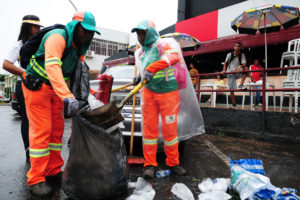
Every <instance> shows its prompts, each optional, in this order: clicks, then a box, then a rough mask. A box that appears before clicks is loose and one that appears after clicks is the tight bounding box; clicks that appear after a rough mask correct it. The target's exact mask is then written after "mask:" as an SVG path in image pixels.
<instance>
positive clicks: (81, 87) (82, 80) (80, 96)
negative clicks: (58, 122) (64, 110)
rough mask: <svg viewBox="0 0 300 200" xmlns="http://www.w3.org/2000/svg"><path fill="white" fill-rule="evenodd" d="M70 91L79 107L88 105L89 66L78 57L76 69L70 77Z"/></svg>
mask: <svg viewBox="0 0 300 200" xmlns="http://www.w3.org/2000/svg"><path fill="white" fill-rule="evenodd" d="M70 91H71V92H72V94H73V95H74V96H75V98H76V99H77V101H78V102H79V108H82V107H84V106H86V105H88V97H89V94H90V82H89V67H88V66H87V64H86V63H85V62H82V61H81V60H80V59H78V61H77V64H76V69H75V71H74V73H73V75H72V78H71V84H70Z"/></svg>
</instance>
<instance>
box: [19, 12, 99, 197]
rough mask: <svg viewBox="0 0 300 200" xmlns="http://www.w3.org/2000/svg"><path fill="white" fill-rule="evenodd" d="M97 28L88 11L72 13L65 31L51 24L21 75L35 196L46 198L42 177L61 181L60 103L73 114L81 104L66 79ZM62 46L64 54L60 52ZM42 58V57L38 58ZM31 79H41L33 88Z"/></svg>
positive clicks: (48, 190)
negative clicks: (51, 27)
mask: <svg viewBox="0 0 300 200" xmlns="http://www.w3.org/2000/svg"><path fill="white" fill-rule="evenodd" d="M95 32H96V33H98V34H100V33H99V31H98V30H97V29H96V21H95V18H94V16H93V15H92V13H90V12H77V13H75V15H74V16H73V20H72V21H71V22H69V23H68V24H67V25H66V30H65V29H54V30H51V31H49V32H47V33H46V34H45V36H44V37H43V39H42V41H41V44H40V46H39V48H38V50H37V52H36V53H35V54H34V55H33V56H32V57H31V59H30V63H29V64H28V65H27V70H26V75H24V76H23V77H24V80H23V84H22V87H23V91H24V96H25V104H26V110H27V116H28V119H29V141H30V147H29V154H30V163H31V168H30V169H29V171H28V173H27V178H28V179H27V184H28V185H29V189H30V191H31V192H32V193H33V194H34V195H36V196H39V197H44V196H47V195H49V194H50V193H51V192H52V188H51V187H50V186H49V185H48V184H47V183H46V181H47V182H50V181H51V182H57V183H59V182H61V177H62V171H61V167H62V166H63V163H64V161H63V159H62V157H61V149H62V136H63V132H64V118H63V116H62V111H63V108H64V112H65V113H64V114H65V115H66V116H70V117H72V116H75V115H76V113H77V111H78V109H79V103H78V101H77V100H76V99H75V97H74V95H73V94H72V93H71V92H70V90H69V88H68V86H67V84H66V82H65V81H67V80H69V79H70V78H71V76H72V74H73V72H74V70H75V67H76V64H77V61H78V59H80V60H81V61H82V62H83V61H84V55H85V54H86V52H87V50H88V48H89V46H90V44H91V41H92V38H93V36H94V33H95ZM67 35H68V37H67ZM67 38H68V40H67V41H66V39H67ZM66 50H67V54H64V56H63V53H64V51H66ZM41 57H42V58H43V59H38V58H41ZM27 81H28V82H27ZM31 82H34V83H41V84H35V85H34V86H36V87H34V86H33V85H30V83H31ZM33 87H34V89H33ZM29 88H31V89H29Z"/></svg>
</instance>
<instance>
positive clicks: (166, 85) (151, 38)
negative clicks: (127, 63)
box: [133, 21, 178, 93]
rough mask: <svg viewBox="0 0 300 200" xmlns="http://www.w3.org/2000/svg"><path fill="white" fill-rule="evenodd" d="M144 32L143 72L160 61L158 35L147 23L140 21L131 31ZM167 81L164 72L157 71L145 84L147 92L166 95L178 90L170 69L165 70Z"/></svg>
mask: <svg viewBox="0 0 300 200" xmlns="http://www.w3.org/2000/svg"><path fill="white" fill-rule="evenodd" d="M136 29H141V30H146V31H147V32H146V36H145V41H144V46H142V52H143V53H142V55H141V64H142V70H145V69H146V68H147V67H148V66H149V65H150V64H151V63H153V62H155V61H158V60H161V56H162V55H161V52H160V50H159V47H158V46H159V45H161V44H159V43H160V42H161V40H160V37H159V33H158V32H157V31H156V30H155V29H154V28H153V27H152V26H150V25H149V21H142V22H141V23H140V24H139V25H138V26H137V27H136V28H134V29H133V31H135V30H136ZM167 74H168V80H166V71H165V70H161V71H158V72H157V73H156V74H155V75H154V77H153V80H152V81H151V82H150V83H148V84H146V86H145V87H147V88H148V89H149V90H151V91H153V92H156V93H167V92H172V91H174V90H177V89H178V84H177V81H176V78H175V77H174V73H173V71H172V70H171V69H167Z"/></svg>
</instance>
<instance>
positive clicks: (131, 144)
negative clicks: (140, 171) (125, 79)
mask: <svg viewBox="0 0 300 200" xmlns="http://www.w3.org/2000/svg"><path fill="white" fill-rule="evenodd" d="M136 74H137V67H136V65H135V67H134V76H136ZM131 115H132V118H131V134H130V153H129V156H132V153H133V136H134V120H135V94H134V95H133V98H132V114H131Z"/></svg>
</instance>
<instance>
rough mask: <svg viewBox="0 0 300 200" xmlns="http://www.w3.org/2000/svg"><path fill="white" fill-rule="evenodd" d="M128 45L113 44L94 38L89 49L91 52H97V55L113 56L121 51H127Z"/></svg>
mask: <svg viewBox="0 0 300 200" xmlns="http://www.w3.org/2000/svg"><path fill="white" fill-rule="evenodd" d="M127 46H128V44H123V43H117V42H111V41H107V40H101V39H96V38H94V39H93V40H92V43H91V45H90V47H89V50H90V51H95V54H98V55H104V56H112V55H114V54H116V53H118V52H119V51H120V50H124V49H126V48H127Z"/></svg>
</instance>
